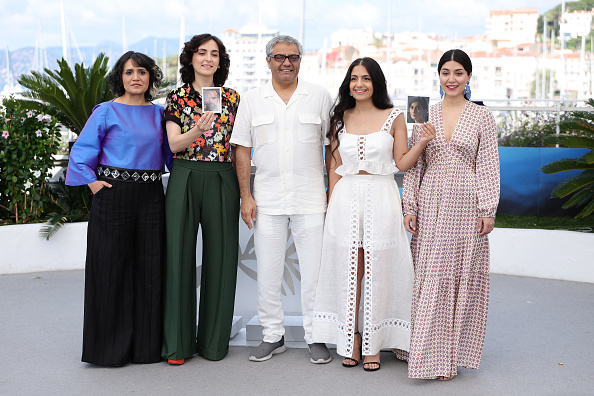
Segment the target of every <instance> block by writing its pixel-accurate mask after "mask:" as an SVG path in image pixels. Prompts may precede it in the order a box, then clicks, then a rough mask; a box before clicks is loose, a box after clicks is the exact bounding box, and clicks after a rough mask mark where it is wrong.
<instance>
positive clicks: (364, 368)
mask: <svg viewBox="0 0 594 396" xmlns="http://www.w3.org/2000/svg"><path fill="white" fill-rule="evenodd" d="M366 364H377V367H376V368H369V367H365V365H366ZM381 366H382V365H381V363H380V362H365V363H363V370H365V371H377V370H379V369H380V367H381Z"/></svg>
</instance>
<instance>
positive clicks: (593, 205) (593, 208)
mask: <svg viewBox="0 0 594 396" xmlns="http://www.w3.org/2000/svg"><path fill="white" fill-rule="evenodd" d="M593 212H594V199H593V200H592V201H590V203H589V204H588V205H586V207H585V208H584V209H582V211H581V212H580V213H578V214H577V215H576V216H575V217H586V216H590V215H591V214H592V213H593Z"/></svg>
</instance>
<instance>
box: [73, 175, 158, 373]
mask: <svg viewBox="0 0 594 396" xmlns="http://www.w3.org/2000/svg"><path fill="white" fill-rule="evenodd" d="M105 180H106V181H107V182H109V183H110V184H111V185H112V186H113V187H112V188H105V187H104V188H102V189H101V190H99V191H98V192H97V194H95V195H94V197H93V203H92V207H91V213H90V217H89V225H88V232H87V258H86V266H85V303H84V325H83V353H82V361H83V362H88V363H93V364H97V365H105V366H109V365H122V364H126V363H128V362H130V361H132V362H135V363H154V362H158V361H160V359H161V321H162V311H161V288H162V285H161V282H162V272H163V260H164V230H165V215H164V213H165V211H164V194H163V186H162V184H161V183H160V182H155V183H136V182H126V181H117V180H107V179H105Z"/></svg>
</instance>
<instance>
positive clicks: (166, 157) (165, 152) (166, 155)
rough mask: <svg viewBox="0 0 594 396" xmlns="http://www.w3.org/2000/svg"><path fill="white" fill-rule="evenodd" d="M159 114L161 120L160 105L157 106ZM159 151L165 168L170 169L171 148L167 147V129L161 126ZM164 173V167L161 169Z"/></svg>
mask: <svg viewBox="0 0 594 396" xmlns="http://www.w3.org/2000/svg"><path fill="white" fill-rule="evenodd" d="M159 115H160V116H161V120H163V118H164V111H163V108H162V107H161V106H159ZM161 124H163V121H161ZM161 153H162V156H163V164H165V166H167V170H169V171H170V170H171V168H172V167H173V153H172V152H171V149H170V148H169V139H168V138H167V130H166V129H165V128H163V143H162V144H161ZM161 170H162V171H163V172H164V173H165V171H166V169H161Z"/></svg>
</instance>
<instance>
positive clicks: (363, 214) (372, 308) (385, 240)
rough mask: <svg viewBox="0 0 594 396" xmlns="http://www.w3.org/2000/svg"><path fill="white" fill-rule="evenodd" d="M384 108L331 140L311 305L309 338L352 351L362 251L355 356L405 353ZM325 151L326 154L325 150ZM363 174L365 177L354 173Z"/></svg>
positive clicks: (407, 309)
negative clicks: (377, 124) (331, 168)
mask: <svg viewBox="0 0 594 396" xmlns="http://www.w3.org/2000/svg"><path fill="white" fill-rule="evenodd" d="M399 114H400V111H399V110H397V109H394V110H392V112H391V113H390V115H389V116H388V118H387V120H386V122H385V123H384V125H383V127H382V128H381V130H380V131H377V132H374V133H371V134H368V135H353V134H349V133H347V132H346V130H345V129H344V128H343V129H342V130H341V131H340V132H339V134H338V139H339V141H340V145H339V147H338V150H339V152H340V156H341V158H342V165H341V166H340V167H338V168H337V169H336V173H337V174H339V175H341V176H342V178H341V179H340V180H339V181H338V182H337V183H336V185H335V187H334V190H333V193H332V197H331V199H330V202H329V204H328V211H327V213H326V223H325V226H324V243H323V250H322V264H321V268H320V276H319V280H318V288H317V293H316V301H315V308H314V322H313V339H314V341H315V342H326V343H332V344H336V346H337V352H338V354H339V355H341V356H352V353H353V340H354V333H355V332H356V331H357V330H355V328H354V326H355V315H356V312H355V306H356V282H357V253H358V249H359V248H363V249H364V252H365V255H364V260H365V265H364V268H365V269H364V271H365V274H364V277H363V281H362V287H361V288H362V289H363V293H362V295H361V302H360V309H361V312H362V315H360V316H359V331H360V332H361V336H362V341H363V344H362V348H363V355H375V354H376V353H378V352H379V351H380V350H381V349H384V348H396V349H401V350H404V351H408V349H409V345H410V318H411V299H412V289H413V279H414V272H413V264H412V257H411V253H410V248H409V242H408V238H407V237H406V230H405V228H404V224H403V221H402V220H403V218H402V208H401V204H400V194H399V192H398V186H397V184H396V182H395V181H394V173H395V172H397V171H398V169H397V168H396V166H395V165H394V163H393V147H394V138H393V137H392V135H390V129H391V127H392V123H393V122H394V120H395V119H396V117H397V116H398V115H399ZM327 155H330V154H329V153H328V154H327ZM360 171H366V172H367V173H370V174H369V175H359V174H358V173H359V172H360Z"/></svg>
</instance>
